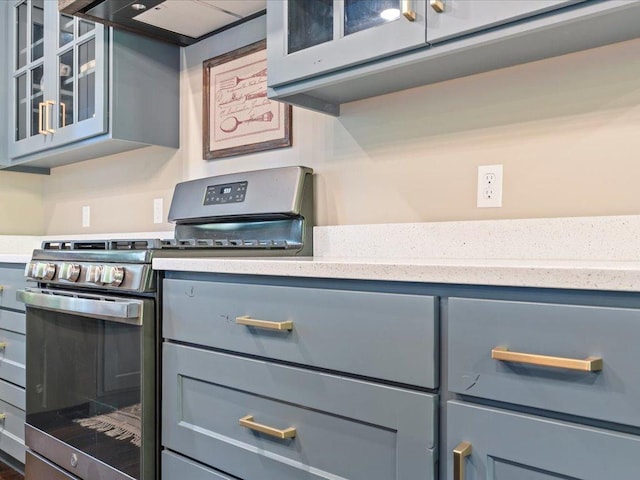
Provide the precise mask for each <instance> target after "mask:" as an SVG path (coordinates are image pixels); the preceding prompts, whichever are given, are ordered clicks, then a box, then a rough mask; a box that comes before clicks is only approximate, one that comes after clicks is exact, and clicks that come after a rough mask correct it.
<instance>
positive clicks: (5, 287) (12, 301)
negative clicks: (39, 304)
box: [0, 264, 27, 312]
mask: <svg viewBox="0 0 640 480" xmlns="http://www.w3.org/2000/svg"><path fill="white" fill-rule="evenodd" d="M26 286H27V280H26V279H25V276H24V265H18V264H16V265H10V264H2V266H0V287H2V289H1V290H0V308H13V309H15V310H21V311H23V312H24V303H21V302H18V301H17V300H16V291H17V290H20V289H22V288H24V287H26Z"/></svg>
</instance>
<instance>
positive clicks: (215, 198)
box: [204, 182, 248, 205]
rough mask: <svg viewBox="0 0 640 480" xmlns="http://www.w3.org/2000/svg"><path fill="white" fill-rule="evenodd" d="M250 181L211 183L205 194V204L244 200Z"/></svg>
mask: <svg viewBox="0 0 640 480" xmlns="http://www.w3.org/2000/svg"><path fill="white" fill-rule="evenodd" d="M247 183H248V182H236V183H227V184H224V185H210V186H208V187H207V191H206V193H205V195H204V205H217V204H222V203H240V202H244V199H245V196H246V194H247Z"/></svg>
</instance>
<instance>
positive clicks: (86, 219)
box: [82, 205, 91, 228]
mask: <svg viewBox="0 0 640 480" xmlns="http://www.w3.org/2000/svg"><path fill="white" fill-rule="evenodd" d="M90 226H91V208H90V207H89V205H85V206H84V207H82V227H83V228H87V227H90Z"/></svg>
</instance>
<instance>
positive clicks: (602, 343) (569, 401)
mask: <svg viewBox="0 0 640 480" xmlns="http://www.w3.org/2000/svg"><path fill="white" fill-rule="evenodd" d="M448 329H449V374H448V375H449V388H450V390H451V391H453V392H457V393H461V394H465V395H473V396H477V397H484V398H489V399H494V400H499V401H504V402H510V403H515V404H521V405H527V406H531V407H538V408H543V409H548V410H552V411H557V412H564V413H569V414H573V415H580V416H584V417H591V418H597V419H601V420H608V421H611V422H617V423H622V424H628V425H634V426H640V385H639V384H638V367H637V366H638V365H639V364H640V349H638V348H637V340H638V338H640V311H639V310H634V309H627V308H605V307H587V306H575V305H562V304H542V303H525V302H508V301H497V300H474V299H464V298H451V299H449V307H448ZM496 347H507V348H508V350H509V351H510V352H516V353H527V354H535V355H545V356H551V357H560V358H568V359H582V360H584V359H586V358H588V357H599V358H602V361H603V362H602V363H603V366H602V370H601V371H594V372H589V371H576V370H570V369H567V368H555V367H550V366H536V365H529V364H525V363H518V362H510V361H502V360H495V359H492V353H491V352H492V349H494V348H496ZM554 362H555V360H554Z"/></svg>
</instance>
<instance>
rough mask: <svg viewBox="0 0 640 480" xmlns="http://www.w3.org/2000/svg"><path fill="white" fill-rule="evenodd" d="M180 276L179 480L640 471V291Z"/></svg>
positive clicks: (169, 387) (577, 477)
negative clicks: (639, 345)
mask: <svg viewBox="0 0 640 480" xmlns="http://www.w3.org/2000/svg"><path fill="white" fill-rule="evenodd" d="M163 285H164V290H163V291H164V294H165V296H164V300H165V301H164V304H163V332H164V336H165V338H164V343H163V380H162V382H163V387H162V388H163V394H162V402H163V403H162V445H163V448H164V451H163V453H162V468H163V473H162V478H163V479H164V480H174V479H176V478H185V479H190V480H221V479H222V480H231V479H233V480H236V479H241V480H275V479H278V480H320V479H335V480H346V479H348V480H431V479H433V480H437V479H440V480H445V479H446V480H603V479H616V480H617V479H635V478H640V476H639V475H638V473H637V470H638V469H637V465H636V459H637V458H640V434H639V433H640V430H639V427H638V426H639V425H640V423H639V420H638V415H639V413H638V398H640V397H639V396H638V395H639V392H638V386H637V382H636V381H635V380H634V379H635V378H636V377H637V375H636V374H635V372H636V370H635V369H634V367H633V365H637V363H638V361H637V360H638V358H637V357H638V353H637V348H635V343H634V340H635V339H637V337H638V332H639V330H638V328H639V327H638V325H639V324H640V297H639V296H638V295H637V294H635V293H615V294H612V293H610V292H591V291H590V292H586V291H585V292H579V291H566V290H565V291H561V290H550V289H534V288H529V289H517V290H516V289H511V288H492V287H481V286H477V287H475V286H472V287H467V286H459V285H416V284H397V283H396V284H393V285H391V284H390V283H389V282H366V284H365V282H355V281H348V280H340V281H338V280H336V281H329V280H321V279H293V280H292V279H282V278H280V279H278V278H272V277H269V278H267V277H249V276H247V277H242V278H240V277H239V276H232V275H209V274H200V275H193V274H188V273H179V272H168V273H167V274H166V276H165V279H164V281H163ZM248 318H252V319H260V321H256V322H254V323H253V324H251V325H247V319H248ZM286 325H289V327H288V328H286ZM276 326H277V327H278V329H275V328H274V327H276ZM265 327H267V328H265ZM268 327H272V328H268ZM280 327H283V328H280ZM398 332H399V333H398ZM329 357H331V358H329ZM420 369H421V370H424V372H423V374H422V376H420V375H418V373H417V372H418V370H420ZM425 374H426V376H425ZM376 375H378V376H376ZM415 379H421V380H420V381H415ZM409 381H411V382H414V383H408V382H409ZM443 392H444V393H443ZM442 397H445V399H446V400H444V401H442V403H441V402H440V399H441V398H442ZM439 425H444V427H443V428H440V427H439Z"/></svg>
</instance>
